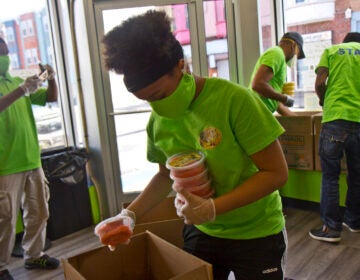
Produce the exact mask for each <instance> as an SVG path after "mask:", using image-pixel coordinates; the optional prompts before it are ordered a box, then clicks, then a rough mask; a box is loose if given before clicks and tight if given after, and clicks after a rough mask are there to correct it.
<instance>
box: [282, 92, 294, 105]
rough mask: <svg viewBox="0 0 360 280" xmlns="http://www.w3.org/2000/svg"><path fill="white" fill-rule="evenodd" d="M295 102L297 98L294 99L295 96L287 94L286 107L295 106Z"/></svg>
mask: <svg viewBox="0 0 360 280" xmlns="http://www.w3.org/2000/svg"><path fill="white" fill-rule="evenodd" d="M294 102H295V100H294V99H293V98H291V97H290V96H288V95H287V96H286V101H285V103H284V105H285V106H286V107H292V106H294Z"/></svg>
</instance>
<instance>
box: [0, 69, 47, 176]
mask: <svg viewBox="0 0 360 280" xmlns="http://www.w3.org/2000/svg"><path fill="white" fill-rule="evenodd" d="M22 82H23V80H22V79H21V78H19V77H11V76H10V75H9V74H8V73H7V74H6V76H5V77H4V76H0V96H5V95H7V94H8V93H10V92H12V91H13V90H15V89H16V88H17V87H18V86H19V84H21V83H22ZM45 103H46V89H40V90H38V91H37V92H36V93H35V94H31V95H30V96H29V97H25V96H24V97H21V98H19V99H18V100H16V101H15V102H14V103H13V104H12V105H10V106H9V107H8V108H7V109H5V110H4V111H2V112H1V113H0V135H1V137H0V162H1V164H0V176H1V175H9V174H14V173H18V172H22V171H26V170H31V169H35V168H38V167H40V166H41V160H40V147H39V142H38V138H37V130H36V125H35V119H34V115H33V112H32V108H31V104H38V105H45Z"/></svg>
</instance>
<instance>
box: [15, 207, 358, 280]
mask: <svg viewBox="0 0 360 280" xmlns="http://www.w3.org/2000/svg"><path fill="white" fill-rule="evenodd" d="M284 213H285V215H286V227H287V232H288V240H289V246H288V255H287V269H286V276H287V277H288V278H291V279H295V280H332V279H334V280H359V279H360V233H351V232H349V231H348V230H346V229H344V231H343V232H342V240H341V242H340V243H339V244H329V243H326V242H320V241H316V240H313V239H311V238H310V237H309V236H308V231H309V230H310V229H312V228H313V227H317V226H318V225H319V224H320V218H319V214H318V213H317V212H314V211H305V210H300V209H295V208H286V209H285V210H284ZM98 246H99V242H98V239H97V237H95V236H94V234H93V227H90V228H86V229H83V230H81V231H79V232H76V233H73V234H71V235H68V236H66V237H63V238H60V239H57V240H54V241H52V246H51V247H50V248H49V249H48V250H47V251H46V253H47V254H48V255H50V256H54V257H57V258H59V259H62V258H67V257H70V256H73V255H77V254H79V253H81V252H85V251H88V250H91V249H93V248H96V247H98ZM9 270H10V272H11V274H12V275H13V277H14V279H15V280H64V279H65V278H64V275H63V270H62V267H59V268H58V269H56V270H52V271H39V270H26V269H24V267H23V260H22V259H19V258H12V259H11V264H10V265H9ZM99 280H102V279H99ZM189 280H191V279H189Z"/></svg>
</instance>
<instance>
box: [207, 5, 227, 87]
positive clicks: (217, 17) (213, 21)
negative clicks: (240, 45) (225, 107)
mask: <svg viewBox="0 0 360 280" xmlns="http://www.w3.org/2000/svg"><path fill="white" fill-rule="evenodd" d="M204 18H205V35H206V54H207V57H208V67H209V77H219V78H224V79H228V80H229V79H230V72H229V54H228V43H227V30H226V14H225V2H224V0H212V1H204Z"/></svg>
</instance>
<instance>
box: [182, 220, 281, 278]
mask: <svg viewBox="0 0 360 280" xmlns="http://www.w3.org/2000/svg"><path fill="white" fill-rule="evenodd" d="M183 236H184V250H185V251H187V252H189V253H190V254H193V255H195V256H197V257H199V258H201V259H203V260H205V261H207V262H208V263H211V264H212V266H213V274H214V280H227V279H228V276H229V274H230V271H232V272H233V273H234V275H235V278H236V279H237V280H245V279H249V280H258V279H268V280H282V279H283V278H284V259H285V253H286V246H287V238H286V231H285V229H284V230H283V231H281V232H280V233H278V234H275V235H271V236H267V237H264V238H256V239H249V240H234V239H224V238H218V237H212V236H209V235H207V234H205V233H203V232H201V231H200V230H198V229H197V228H196V227H195V226H193V225H185V226H184V231H183Z"/></svg>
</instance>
